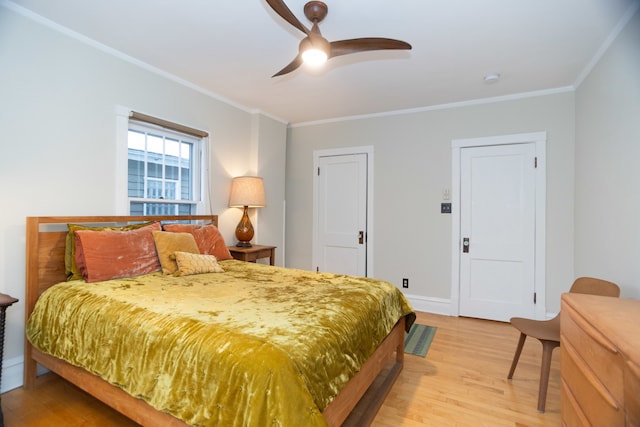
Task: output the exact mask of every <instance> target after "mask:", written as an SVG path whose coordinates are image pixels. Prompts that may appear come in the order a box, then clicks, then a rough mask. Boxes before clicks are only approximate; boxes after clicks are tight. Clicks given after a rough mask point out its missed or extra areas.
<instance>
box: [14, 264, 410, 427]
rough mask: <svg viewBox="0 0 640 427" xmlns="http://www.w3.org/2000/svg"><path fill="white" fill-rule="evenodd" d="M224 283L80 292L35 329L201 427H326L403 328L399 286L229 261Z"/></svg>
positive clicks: (44, 301)
mask: <svg viewBox="0 0 640 427" xmlns="http://www.w3.org/2000/svg"><path fill="white" fill-rule="evenodd" d="M220 264H221V265H222V266H223V268H224V269H225V272H224V273H211V274H200V275H193V276H186V277H172V276H163V275H162V274H161V273H154V274H149V275H145V276H140V277H135V278H128V279H118V280H111V281H106V282H98V283H85V282H83V281H72V282H66V283H61V284H58V285H55V286H53V287H52V288H50V289H49V290H47V291H46V292H44V293H43V294H42V296H41V297H40V298H39V300H38V303H37V305H36V308H35V311H34V312H33V314H32V315H31V318H30V319H29V321H28V324H27V337H28V339H29V340H30V342H31V343H32V344H33V345H34V346H35V347H36V348H38V349H39V350H41V351H43V352H45V353H48V354H51V355H53V356H56V357H58V358H61V359H64V360H66V361H68V362H69V363H71V364H73V365H76V366H80V367H82V368H85V369H87V370H88V371H91V372H93V373H95V374H96V375H99V376H100V377H102V378H104V379H106V380H107V381H109V382H110V383H112V384H115V385H117V386H119V387H121V388H122V389H124V390H125V391H127V392H128V393H130V394H131V395H133V396H136V397H139V398H142V399H144V400H145V401H147V402H148V403H149V404H151V405H152V406H153V407H155V408H156V409H159V410H161V411H165V412H168V413H170V414H172V415H173V416H175V417H177V418H180V419H182V420H184V421H185V422H186V423H187V424H191V425H194V426H205V425H207V426H265V425H276V426H296V427H297V426H320V425H326V423H325V421H324V419H323V417H322V415H321V411H322V410H324V408H325V407H326V406H327V405H328V404H329V403H330V402H331V400H332V399H333V398H334V397H335V396H336V395H337V394H338V392H339V391H340V390H341V389H342V387H343V386H344V385H345V384H346V383H347V382H348V381H349V379H350V378H351V377H352V376H353V375H354V374H355V373H356V372H357V371H358V370H359V369H360V367H361V366H362V364H363V363H364V361H365V360H366V359H367V358H368V357H369V356H370V355H371V354H372V353H373V351H374V350H375V348H376V347H377V345H378V344H379V343H380V342H381V341H382V339H383V338H384V337H385V336H386V335H387V334H388V333H389V331H391V329H392V328H393V326H394V325H395V323H396V322H397V320H398V319H400V317H402V316H407V320H408V321H407V328H408V327H409V326H410V325H411V323H413V320H414V319H415V315H414V314H413V312H412V308H411V306H410V305H409V303H408V302H407V300H406V299H405V297H404V296H403V294H402V293H401V292H400V291H399V290H398V289H397V288H396V287H395V286H393V285H391V284H389V283H386V282H382V281H378V280H373V279H367V278H359V277H348V276H342V275H334V274H325V273H315V272H308V271H302V270H294V269H285V268H279V267H271V266H266V265H262V264H252V263H246V262H240V261H235V260H228V261H222V262H221V263H220Z"/></svg>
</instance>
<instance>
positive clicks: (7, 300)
mask: <svg viewBox="0 0 640 427" xmlns="http://www.w3.org/2000/svg"><path fill="white" fill-rule="evenodd" d="M16 302H18V300H17V299H16V298H13V297H10V296H9V295H6V294H0V383H2V354H3V353H4V323H5V321H6V316H5V315H6V313H5V312H6V311H7V307H9V306H10V305H11V304H14V303H16ZM0 426H4V417H3V415H2V400H1V399H0Z"/></svg>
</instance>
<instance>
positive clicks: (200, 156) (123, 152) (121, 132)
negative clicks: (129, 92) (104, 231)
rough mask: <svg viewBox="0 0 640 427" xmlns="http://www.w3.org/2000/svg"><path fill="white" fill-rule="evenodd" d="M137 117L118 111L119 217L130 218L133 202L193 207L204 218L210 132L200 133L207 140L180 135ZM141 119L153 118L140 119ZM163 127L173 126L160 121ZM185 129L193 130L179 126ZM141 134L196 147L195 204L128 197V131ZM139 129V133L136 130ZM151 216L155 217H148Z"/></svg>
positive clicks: (124, 110)
mask: <svg viewBox="0 0 640 427" xmlns="http://www.w3.org/2000/svg"><path fill="white" fill-rule="evenodd" d="M135 114H136V113H134V112H132V111H131V110H129V109H126V108H124V107H118V108H117V110H116V121H117V126H116V133H117V138H116V139H117V147H116V157H117V161H116V168H115V173H116V177H115V178H116V201H115V202H116V203H115V207H116V209H115V210H116V213H117V214H120V215H131V204H132V202H142V203H164V204H188V205H192V206H194V208H193V209H194V211H193V213H192V214H193V215H202V214H205V213H206V206H208V205H209V195H208V193H209V191H208V179H207V176H208V163H207V162H206V159H208V146H209V137H208V133H207V132H202V131H199V132H201V134H202V135H205V136H196V135H191V134H189V133H187V132H180V131H176V130H173V129H169V128H167V127H165V126H161V125H157V124H154V123H149V122H146V121H144V120H137V119H134V118H133V116H134V115H135ZM140 116H142V117H150V116H144V115H140ZM157 120H158V122H161V123H170V122H166V121H164V120H161V119H157ZM176 126H179V127H182V128H184V129H190V128H187V127H186V126H182V125H176ZM130 128H132V129H134V130H141V131H144V132H149V131H152V132H153V131H154V130H155V131H157V132H158V133H161V134H163V135H164V136H165V137H171V138H176V137H177V139H180V140H184V141H185V142H189V143H193V144H194V146H193V160H192V164H193V170H192V171H191V173H192V179H193V189H192V191H193V200H173V199H153V198H147V197H142V198H139V197H129V182H128V178H129V176H128V174H129V143H128V141H129V129H130ZM136 128H137V129H136ZM145 215H152V214H145Z"/></svg>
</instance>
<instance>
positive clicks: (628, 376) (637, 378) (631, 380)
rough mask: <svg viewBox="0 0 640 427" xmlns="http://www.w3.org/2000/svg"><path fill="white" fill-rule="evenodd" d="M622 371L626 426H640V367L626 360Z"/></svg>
mask: <svg viewBox="0 0 640 427" xmlns="http://www.w3.org/2000/svg"><path fill="white" fill-rule="evenodd" d="M625 365H626V366H625V371H624V406H625V414H626V420H627V425H628V426H633V427H639V426H640V365H638V364H637V363H635V362H634V361H632V360H627V361H626V363H625Z"/></svg>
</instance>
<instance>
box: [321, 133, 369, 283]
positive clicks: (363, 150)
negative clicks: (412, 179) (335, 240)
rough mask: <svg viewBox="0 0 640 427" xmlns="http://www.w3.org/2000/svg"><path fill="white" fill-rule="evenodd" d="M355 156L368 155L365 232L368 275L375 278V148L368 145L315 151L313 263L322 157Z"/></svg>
mask: <svg viewBox="0 0 640 427" xmlns="http://www.w3.org/2000/svg"><path fill="white" fill-rule="evenodd" d="M353 154H366V155H367V228H366V230H365V236H366V238H365V242H366V245H367V257H366V262H367V275H366V277H373V275H374V273H373V266H374V265H375V264H374V263H373V245H374V233H373V163H374V162H373V146H372V145H366V146H361V147H345V148H329V149H324V150H314V151H313V174H314V175H313V219H312V221H313V238H312V243H311V244H312V248H311V262H312V264H311V265H313V266H316V265H318V250H317V246H318V233H319V230H318V203H317V200H318V176H317V174H316V171H317V170H318V167H319V161H320V157H331V156H348V155H353Z"/></svg>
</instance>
